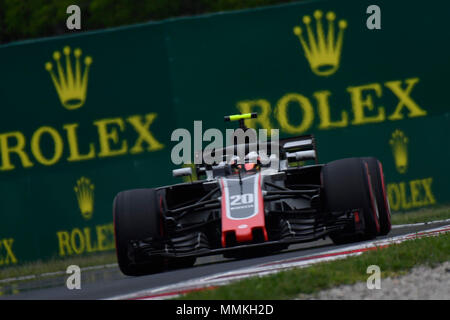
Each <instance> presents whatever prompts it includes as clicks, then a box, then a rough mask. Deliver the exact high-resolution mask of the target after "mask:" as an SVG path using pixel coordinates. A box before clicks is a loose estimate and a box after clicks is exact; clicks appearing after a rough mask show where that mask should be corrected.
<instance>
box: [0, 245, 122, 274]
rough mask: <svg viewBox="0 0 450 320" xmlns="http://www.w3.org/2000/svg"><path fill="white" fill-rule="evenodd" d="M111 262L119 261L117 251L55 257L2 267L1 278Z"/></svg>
mask: <svg viewBox="0 0 450 320" xmlns="http://www.w3.org/2000/svg"><path fill="white" fill-rule="evenodd" d="M111 263H117V258H116V253H115V252H114V251H113V252H105V253H97V254H92V255H85V256H77V257H70V258H53V259H51V260H46V261H35V262H29V263H24V264H22V265H18V266H11V267H6V268H3V269H0V280H3V279H8V278H17V277H24V276H28V275H36V276H39V275H41V274H45V273H53V272H61V271H62V272H65V271H66V269H67V267H68V266H70V265H77V266H79V267H80V268H85V267H91V266H99V265H105V264H111Z"/></svg>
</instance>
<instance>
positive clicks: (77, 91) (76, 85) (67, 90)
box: [45, 46, 92, 110]
mask: <svg viewBox="0 0 450 320" xmlns="http://www.w3.org/2000/svg"><path fill="white" fill-rule="evenodd" d="M70 52H71V50H70V47H69V46H66V47H64V49H63V53H64V55H65V56H66V59H65V60H66V70H65V71H64V69H63V67H62V63H61V53H60V52H59V51H55V52H54V53H53V59H54V60H55V62H56V69H57V72H58V77H57V76H56V74H55V72H54V71H53V64H52V63H51V62H47V63H46V64H45V69H46V70H47V71H48V72H49V73H50V76H51V78H52V81H53V84H54V86H55V88H56V92H57V93H58V96H59V100H60V101H61V104H62V105H63V106H64V107H65V108H66V109H68V110H75V109H78V108H80V107H81V106H83V104H84V102H85V101H86V92H87V84H88V73H89V66H90V65H91V64H92V58H91V57H89V56H87V57H86V58H84V64H85V67H84V72H83V74H82V73H81V62H80V57H81V54H82V52H81V49H79V48H77V49H75V50H74V52H73V54H74V56H75V73H74V71H73V68H72V62H71V61H70Z"/></svg>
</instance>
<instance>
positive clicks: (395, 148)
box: [389, 129, 408, 173]
mask: <svg viewBox="0 0 450 320" xmlns="http://www.w3.org/2000/svg"><path fill="white" fill-rule="evenodd" d="M389 144H390V145H391V148H392V153H393V155H394V160H395V167H396V168H397V171H398V172H400V173H405V172H406V170H407V169H408V137H406V135H405V134H404V133H403V132H402V131H400V130H398V129H397V130H395V131H394V132H393V133H392V137H391V139H390V140H389Z"/></svg>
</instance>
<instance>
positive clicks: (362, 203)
mask: <svg viewBox="0 0 450 320" xmlns="http://www.w3.org/2000/svg"><path fill="white" fill-rule="evenodd" d="M322 182H323V188H324V198H325V207H326V208H327V209H328V210H329V211H331V212H338V211H350V210H353V209H359V210H361V209H362V215H361V214H360V216H362V217H363V220H364V230H363V234H356V233H355V234H346V233H340V232H337V233H332V234H330V238H331V240H333V242H334V243H336V244H342V243H349V242H355V241H361V240H364V239H373V238H375V237H376V236H377V235H378V233H379V228H380V226H379V219H378V209H377V203H376V201H375V196H374V193H373V190H372V184H371V181H370V175H369V168H368V165H367V164H366V163H365V162H364V161H363V159H361V158H348V159H341V160H336V161H333V162H330V163H327V164H326V165H325V166H324V167H323V169H322Z"/></svg>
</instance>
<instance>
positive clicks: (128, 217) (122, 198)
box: [113, 189, 164, 276]
mask: <svg viewBox="0 0 450 320" xmlns="http://www.w3.org/2000/svg"><path fill="white" fill-rule="evenodd" d="M113 217H114V235H115V241H116V253H117V261H118V264H119V268H120V270H121V271H122V272H123V273H124V274H126V275H129V276H140V275H145V274H150V273H156V272H160V271H163V269H164V260H163V259H162V258H160V257H155V258H153V259H152V260H151V261H148V262H146V263H145V264H139V265H138V264H135V263H133V260H132V259H131V256H130V248H129V246H130V241H131V240H143V239H146V238H150V237H158V236H160V208H159V205H158V201H157V196H156V190H154V189H134V190H127V191H122V192H120V193H119V194H117V196H116V197H115V199H114V204H113Z"/></svg>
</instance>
